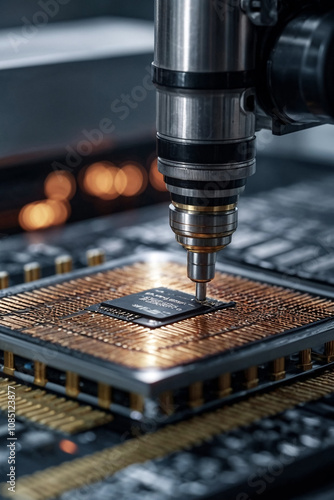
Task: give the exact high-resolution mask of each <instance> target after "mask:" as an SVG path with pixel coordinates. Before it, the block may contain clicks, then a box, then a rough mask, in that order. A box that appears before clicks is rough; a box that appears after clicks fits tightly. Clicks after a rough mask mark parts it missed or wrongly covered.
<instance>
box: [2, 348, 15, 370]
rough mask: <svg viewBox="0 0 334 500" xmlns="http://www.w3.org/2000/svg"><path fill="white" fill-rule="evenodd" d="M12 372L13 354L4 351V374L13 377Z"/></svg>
mask: <svg viewBox="0 0 334 500" xmlns="http://www.w3.org/2000/svg"><path fill="white" fill-rule="evenodd" d="M14 370H15V368H14V354H13V353H12V352H10V351H4V366H3V371H4V373H5V374H6V375H14Z"/></svg>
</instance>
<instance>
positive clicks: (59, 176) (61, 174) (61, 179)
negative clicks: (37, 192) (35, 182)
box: [44, 170, 76, 201]
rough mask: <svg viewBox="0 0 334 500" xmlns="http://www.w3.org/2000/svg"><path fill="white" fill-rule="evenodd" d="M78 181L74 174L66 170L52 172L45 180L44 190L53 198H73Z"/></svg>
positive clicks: (47, 195) (59, 199)
mask: <svg viewBox="0 0 334 500" xmlns="http://www.w3.org/2000/svg"><path fill="white" fill-rule="evenodd" d="M75 191H76V183H75V179H74V177H73V175H72V174H70V173H69V172H66V171H64V170H59V171H57V172H51V174H49V175H48V176H47V178H46V179H45V182H44V192H45V196H46V197H47V198H50V199H51V200H58V201H61V200H71V199H72V198H73V196H74V195H75Z"/></svg>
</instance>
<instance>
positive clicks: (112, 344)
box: [0, 263, 334, 368]
mask: <svg viewBox="0 0 334 500" xmlns="http://www.w3.org/2000/svg"><path fill="white" fill-rule="evenodd" d="M159 286H164V287H168V288H172V289H175V290H180V291H183V292H186V293H193V284H192V283H190V282H189V280H188V279H187V278H186V272H185V269H184V267H183V266H181V265H179V264H175V263H161V264H158V263H151V264H150V263H138V264H134V265H132V266H126V267H123V268H121V269H120V268H118V269H113V270H109V271H105V272H99V273H96V274H92V275H89V276H86V277H83V278H78V279H72V280H70V281H67V282H63V283H60V284H57V285H52V286H50V287H44V288H41V289H38V290H34V291H31V292H24V293H21V294H18V295H14V296H10V297H5V298H3V299H1V300H0V315H1V316H0V325H3V326H6V327H8V328H10V329H12V330H17V331H20V332H22V333H24V334H26V335H27V337H36V338H40V339H43V340H44V341H48V342H50V343H52V344H56V345H62V346H66V347H68V348H71V349H73V350H77V351H80V352H84V353H87V354H91V355H93V356H95V357H98V358H101V359H103V360H106V361H111V362H115V363H118V364H121V365H124V366H127V367H129V368H170V367H174V366H177V365H180V364H184V363H190V362H194V361H198V360H200V359H203V358H204V357H207V356H210V355H217V354H219V353H222V352H224V351H226V350H229V349H234V348H237V347H241V346H244V345H246V344H248V343H250V342H254V341H257V340H261V339H264V338H267V337H270V336H273V335H276V334H278V333H282V332H284V331H287V330H290V329H292V328H296V327H301V326H305V325H308V324H310V323H313V322H316V321H318V320H322V319H326V318H330V317H333V315H334V303H333V301H330V300H327V299H324V298H317V297H314V296H311V295H308V294H305V293H299V292H295V291H293V290H289V289H284V288H280V287H275V286H272V285H268V284H263V283H258V282H254V281H251V280H247V279H244V278H240V277H237V276H233V275H227V274H221V273H217V276H216V278H215V280H214V281H213V282H212V283H211V284H210V285H209V288H208V295H209V297H211V298H213V299H217V300H221V301H224V302H230V301H235V302H236V306H235V307H234V308H230V309H225V310H222V311H217V312H214V313H209V314H206V315H203V316H197V317H195V318H190V319H186V320H183V321H180V322H178V323H174V324H173V325H168V326H163V327H160V328H156V329H154V330H151V329H149V328H146V327H143V326H140V325H135V324H131V323H128V322H125V321H122V320H118V319H115V318H112V317H107V316H103V315H101V314H97V313H93V312H90V311H84V312H82V313H80V314H76V313H79V312H80V311H83V310H84V309H85V308H86V307H88V306H90V305H92V304H97V303H99V302H102V301H105V300H113V299H115V298H118V297H121V296H124V295H130V294H133V293H137V292H140V291H143V290H147V289H149V288H154V287H159ZM72 315H74V316H72Z"/></svg>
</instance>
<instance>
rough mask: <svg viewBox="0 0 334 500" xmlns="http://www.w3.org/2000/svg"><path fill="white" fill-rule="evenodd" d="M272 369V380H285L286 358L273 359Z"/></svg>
mask: <svg viewBox="0 0 334 500" xmlns="http://www.w3.org/2000/svg"><path fill="white" fill-rule="evenodd" d="M270 371H271V374H270V375H271V379H272V380H274V381H277V380H283V379H284V378H285V358H278V359H275V360H274V361H272V363H271V366H270Z"/></svg>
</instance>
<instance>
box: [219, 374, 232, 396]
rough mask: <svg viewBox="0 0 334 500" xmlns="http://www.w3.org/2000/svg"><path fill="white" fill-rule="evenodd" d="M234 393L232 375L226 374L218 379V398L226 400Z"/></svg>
mask: <svg viewBox="0 0 334 500" xmlns="http://www.w3.org/2000/svg"><path fill="white" fill-rule="evenodd" d="M231 392H232V378H231V374H230V373H224V374H223V375H220V377H219V378H218V397H219V398H226V397H227V396H229V395H230V394H231Z"/></svg>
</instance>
